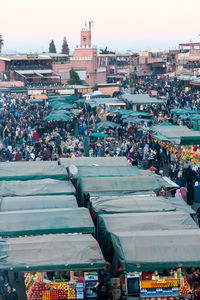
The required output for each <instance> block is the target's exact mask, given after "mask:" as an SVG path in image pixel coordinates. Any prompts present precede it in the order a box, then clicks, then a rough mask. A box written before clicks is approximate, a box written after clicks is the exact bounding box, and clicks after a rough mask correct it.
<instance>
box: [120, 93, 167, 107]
mask: <svg viewBox="0 0 200 300" xmlns="http://www.w3.org/2000/svg"><path fill="white" fill-rule="evenodd" d="M122 98H123V99H124V100H127V101H128V102H130V103H131V104H138V105H150V104H163V100H161V99H156V98H153V97H150V96H149V95H148V94H124V95H122Z"/></svg>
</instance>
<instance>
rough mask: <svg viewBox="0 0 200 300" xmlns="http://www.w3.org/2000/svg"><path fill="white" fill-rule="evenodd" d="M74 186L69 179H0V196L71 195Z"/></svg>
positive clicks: (73, 191)
mask: <svg viewBox="0 0 200 300" xmlns="http://www.w3.org/2000/svg"><path fill="white" fill-rule="evenodd" d="M73 193H75V188H74V186H73V185H72V183H71V182H70V181H64V180H54V179H41V180H27V181H19V180H16V181H0V196H4V197H6V196H29V195H30V196H33V195H71V194H73Z"/></svg>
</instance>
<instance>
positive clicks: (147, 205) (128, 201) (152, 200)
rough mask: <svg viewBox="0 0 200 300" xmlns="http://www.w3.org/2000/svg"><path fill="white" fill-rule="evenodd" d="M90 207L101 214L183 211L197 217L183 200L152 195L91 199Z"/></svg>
mask: <svg viewBox="0 0 200 300" xmlns="http://www.w3.org/2000/svg"><path fill="white" fill-rule="evenodd" d="M90 205H91V207H92V208H93V209H94V210H95V212H96V213H97V214H98V215H99V214H116V213H147V212H167V211H182V212H184V213H186V214H190V215H195V214H196V213H195V211H194V210H193V209H192V208H191V207H190V206H189V205H187V203H186V202H185V201H184V200H183V199H182V198H174V197H173V198H171V197H169V198H165V197H155V196H150V195H118V196H100V197H91V198H90Z"/></svg>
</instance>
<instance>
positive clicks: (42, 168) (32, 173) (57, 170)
mask: <svg viewBox="0 0 200 300" xmlns="http://www.w3.org/2000/svg"><path fill="white" fill-rule="evenodd" d="M45 178H52V179H59V180H64V179H67V172H66V169H65V167H64V166H59V165H58V164H57V163H53V164H52V163H43V162H41V164H39V163H36V164H35V163H34V162H33V163H27V162H21V163H18V162H16V163H1V164H0V180H36V179H37V180H39V179H45Z"/></svg>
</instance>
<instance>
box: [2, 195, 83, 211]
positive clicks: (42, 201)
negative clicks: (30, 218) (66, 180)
mask: <svg viewBox="0 0 200 300" xmlns="http://www.w3.org/2000/svg"><path fill="white" fill-rule="evenodd" d="M76 207H78V205H77V201H76V198H75V196H74V195H53V196H52V195H50V196H28V197H4V198H2V199H0V211H12V210H29V209H48V208H76Z"/></svg>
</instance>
